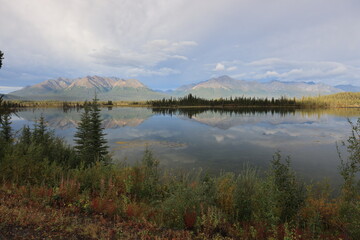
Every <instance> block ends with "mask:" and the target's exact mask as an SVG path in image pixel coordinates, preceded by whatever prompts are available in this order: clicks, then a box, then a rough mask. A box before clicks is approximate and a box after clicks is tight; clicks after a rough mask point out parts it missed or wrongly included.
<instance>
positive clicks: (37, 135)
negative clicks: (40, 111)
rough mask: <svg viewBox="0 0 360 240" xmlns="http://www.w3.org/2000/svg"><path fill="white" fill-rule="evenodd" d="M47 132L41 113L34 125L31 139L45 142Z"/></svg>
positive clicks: (47, 136)
mask: <svg viewBox="0 0 360 240" xmlns="http://www.w3.org/2000/svg"><path fill="white" fill-rule="evenodd" d="M49 134H50V133H49V132H48V131H47V128H46V124H45V118H44V116H43V115H41V117H40V119H39V120H38V121H37V122H36V123H35V125H34V134H33V141H34V142H36V143H42V144H46V140H47V139H48V138H49Z"/></svg>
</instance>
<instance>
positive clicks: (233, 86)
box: [10, 75, 360, 101]
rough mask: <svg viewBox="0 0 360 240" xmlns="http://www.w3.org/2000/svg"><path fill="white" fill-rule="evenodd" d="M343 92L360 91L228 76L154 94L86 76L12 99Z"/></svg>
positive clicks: (134, 84)
mask: <svg viewBox="0 0 360 240" xmlns="http://www.w3.org/2000/svg"><path fill="white" fill-rule="evenodd" d="M344 91H354V92H357V91H360V87H356V86H352V85H338V86H335V87H333V86H330V85H326V84H322V83H314V82H282V81H272V82H255V81H245V80H236V79H233V78H231V77H229V76H226V75H225V76H220V77H217V78H211V79H209V80H207V81H202V82H199V83H193V84H188V85H184V86H180V87H179V88H177V89H176V90H169V91H155V90H152V89H150V88H148V87H147V86H145V85H144V84H143V83H141V82H140V81H138V80H136V79H127V80H125V79H121V78H116V77H99V76H86V77H82V78H76V79H67V78H58V79H51V80H46V81H44V82H41V83H38V84H35V85H33V86H28V87H25V88H23V89H20V90H17V91H14V92H11V93H10V94H11V95H12V98H14V97H15V98H16V97H19V98H21V99H29V100H60V101H66V100H67V101H84V100H86V99H87V100H90V99H91V98H92V97H93V96H94V94H95V92H96V93H97V96H98V98H99V99H100V100H105V101H106V100H113V101H137V100H138V101H140V100H152V99H154V100H155V99H162V98H168V97H171V96H172V97H181V96H184V95H187V94H189V93H191V94H193V95H196V96H198V97H202V98H208V99H209V98H220V97H223V98H226V97H237V96H245V97H276V98H277V97H281V96H286V97H302V96H317V95H328V94H334V93H338V92H344Z"/></svg>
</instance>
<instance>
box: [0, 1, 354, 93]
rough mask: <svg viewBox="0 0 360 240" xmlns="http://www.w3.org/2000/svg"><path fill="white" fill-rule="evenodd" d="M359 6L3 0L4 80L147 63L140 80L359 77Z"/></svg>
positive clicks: (105, 71)
mask: <svg viewBox="0 0 360 240" xmlns="http://www.w3.org/2000/svg"><path fill="white" fill-rule="evenodd" d="M0 1H1V0H0ZM324 6H326V7H324ZM359 9H360V3H359V2H358V1H355V0H350V1H345V2H340V1H330V2H329V1H327V0H318V1H316V2H314V1H311V0H304V1H268V2H265V3H264V1H261V0H243V1H236V0H223V1H220V0H208V1H206V2H204V1H191V0H173V1H167V0H153V1H147V0H137V1H115V0H109V1H71V0H62V1H46V0H38V1H32V2H31V3H29V1H28V0H12V1H5V0H3V1H1V8H0V30H1V33H2V34H1V35H0V46H1V48H2V49H1V50H2V51H3V52H5V62H4V66H3V68H2V69H1V71H0V81H1V85H13V84H15V83H16V84H17V85H18V86H19V85H20V86H21V85H22V86H25V85H31V84H34V83H37V82H40V81H42V80H45V79H47V78H56V77H59V76H63V77H79V76H84V75H89V74H93V73H97V74H99V75H103V76H118V77H127V76H126V74H127V73H128V72H129V69H142V70H143V71H138V72H144V73H145V75H142V76H143V78H142V79H140V80H141V81H144V82H145V84H147V85H149V86H150V87H153V86H154V85H153V84H158V85H159V86H156V87H160V85H161V88H166V87H167V86H169V87H177V86H179V85H182V84H187V83H192V82H196V81H200V80H205V79H208V78H210V77H211V76H212V75H213V74H215V73H218V72H221V71H224V72H222V74H224V73H228V74H231V75H232V76H242V77H243V78H244V79H250V80H257V79H260V80H262V78H264V77H265V78H269V79H267V80H270V79H271V78H279V79H284V80H288V81H303V80H304V79H305V80H307V79H309V80H310V79H311V80H314V81H317V82H323V83H331V84H340V83H352V82H355V83H356V82H359V79H360V78H359V70H358V69H359V66H360V57H359V56H360V31H358V29H359V28H360V15H359V14H358V12H359ZM209 16H211V17H209ZM213 16H216V17H213ZM235 25H236V27H234V26H235ZM234 46H235V47H234ZM224 59H227V60H231V59H237V60H241V61H242V62H244V63H241V62H233V61H223V60H224ZM289 60H291V61H289ZM307 62H308V63H309V64H307ZM209 63H212V65H211V66H210V67H209V66H206V67H204V66H205V65H207V64H209ZM217 63H219V64H221V65H223V67H221V65H219V66H218V68H216V65H217ZM245 63H247V64H248V65H246V64H245ZM313 63H314V64H313ZM331 63H333V65H332V64H331ZM334 63H335V64H334ZM311 64H313V65H312V66H311ZM162 68H169V69H173V70H174V72H173V73H170V72H169V73H170V74H174V75H173V76H172V77H173V78H172V81H169V80H168V78H167V77H164V78H161V77H160V76H159V75H152V76H158V78H157V79H156V81H154V78H153V77H152V76H151V73H152V72H153V73H155V74H158V72H159V69H162ZM215 69H217V70H216V71H215ZM133 71H134V70H133ZM162 72H164V71H162ZM177 72H181V73H182V74H176V73H177ZM275 72H276V73H277V74H278V75H276V76H275V75H272V74H273V73H275ZM30 76H31V77H30ZM139 76H141V75H139ZM164 76H165V75H164ZM15 80H16V81H15ZM169 84H173V85H171V86H170V85H169ZM358 85H360V83H359V84H358Z"/></svg>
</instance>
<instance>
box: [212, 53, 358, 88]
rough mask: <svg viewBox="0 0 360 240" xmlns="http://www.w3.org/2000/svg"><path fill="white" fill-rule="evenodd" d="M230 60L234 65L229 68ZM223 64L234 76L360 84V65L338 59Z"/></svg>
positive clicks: (268, 59)
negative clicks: (341, 61) (338, 60)
mask: <svg viewBox="0 0 360 240" xmlns="http://www.w3.org/2000/svg"><path fill="white" fill-rule="evenodd" d="M230 63H231V64H232V65H234V66H232V67H228V68H225V66H226V65H229V64H230ZM209 66H210V64H209ZM221 66H223V68H222V69H223V70H227V71H231V76H232V77H234V78H238V79H244V80H252V81H253V80H255V81H271V80H280V81H293V82H304V81H313V82H316V83H325V84H330V85H337V84H353V85H360V67H357V66H352V65H348V64H344V63H340V62H334V61H294V60H287V59H281V58H264V59H259V60H255V61H251V62H243V61H238V60H234V61H223V62H221Z"/></svg>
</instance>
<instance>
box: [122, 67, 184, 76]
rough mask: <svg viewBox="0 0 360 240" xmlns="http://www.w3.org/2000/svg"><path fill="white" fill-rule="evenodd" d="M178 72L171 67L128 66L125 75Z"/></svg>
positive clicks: (164, 74) (155, 74) (161, 74)
mask: <svg viewBox="0 0 360 240" xmlns="http://www.w3.org/2000/svg"><path fill="white" fill-rule="evenodd" d="M179 73H180V72H179V71H178V70H175V69H171V68H160V69H155V70H151V69H146V68H129V69H127V70H126V75H127V76H130V77H138V76H168V75H172V74H179Z"/></svg>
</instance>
